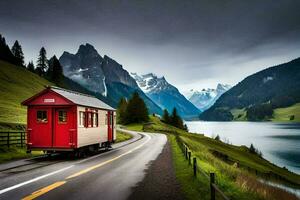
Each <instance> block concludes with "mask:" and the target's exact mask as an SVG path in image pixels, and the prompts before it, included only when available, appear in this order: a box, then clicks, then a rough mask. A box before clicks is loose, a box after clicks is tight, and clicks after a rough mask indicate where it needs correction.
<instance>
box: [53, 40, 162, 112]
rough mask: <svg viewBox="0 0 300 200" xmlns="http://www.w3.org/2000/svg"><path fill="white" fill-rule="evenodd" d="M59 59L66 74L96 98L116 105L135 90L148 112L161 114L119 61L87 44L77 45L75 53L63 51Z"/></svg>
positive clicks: (160, 110)
mask: <svg viewBox="0 0 300 200" xmlns="http://www.w3.org/2000/svg"><path fill="white" fill-rule="evenodd" d="M59 62H60V63H61V65H62V66H63V72H64V75H65V76H66V77H69V78H70V79H71V80H73V81H75V82H77V83H79V84H80V85H82V86H83V87H85V88H87V89H88V90H89V91H92V92H94V93H96V94H98V95H96V96H97V97H99V96H102V97H101V99H102V100H104V101H106V102H108V103H109V104H110V105H111V106H113V107H117V104H118V102H119V100H120V98H121V97H125V98H130V96H131V94H132V93H133V92H134V91H137V92H138V93H139V94H140V96H141V97H142V98H143V100H144V101H145V103H146V105H147V107H148V109H149V112H150V113H158V114H161V113H162V109H161V108H160V107H159V106H158V105H157V104H155V103H154V102H153V101H152V100H151V99H150V98H149V97H148V96H147V95H145V94H144V92H143V91H142V90H141V89H140V88H139V86H138V85H137V83H136V81H135V80H134V79H133V78H132V77H131V76H130V75H129V73H128V72H127V71H126V70H125V69H123V66H122V65H121V64H119V63H118V62H116V61H115V60H113V59H112V58H110V57H108V56H106V55H105V56H104V57H102V56H101V55H100V54H99V53H98V52H97V50H96V49H95V48H94V47H93V46H92V45H91V44H88V43H87V44H85V45H80V47H79V49H78V51H77V52H76V53H75V54H71V53H69V52H66V51H65V52H64V53H63V54H62V55H61V57H60V58H59ZM99 94H100V95H99Z"/></svg>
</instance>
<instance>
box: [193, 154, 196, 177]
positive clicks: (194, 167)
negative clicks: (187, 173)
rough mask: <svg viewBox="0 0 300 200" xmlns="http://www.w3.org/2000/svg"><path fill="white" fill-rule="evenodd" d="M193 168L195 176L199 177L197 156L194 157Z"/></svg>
mask: <svg viewBox="0 0 300 200" xmlns="http://www.w3.org/2000/svg"><path fill="white" fill-rule="evenodd" d="M193 169H194V176H195V177H197V159H196V157H194V158H193Z"/></svg>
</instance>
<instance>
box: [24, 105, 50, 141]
mask: <svg viewBox="0 0 300 200" xmlns="http://www.w3.org/2000/svg"><path fill="white" fill-rule="evenodd" d="M27 143H28V144H29V145H30V146H31V147H51V146H52V109H51V108H49V107H32V108H30V109H29V116H28V141H27Z"/></svg>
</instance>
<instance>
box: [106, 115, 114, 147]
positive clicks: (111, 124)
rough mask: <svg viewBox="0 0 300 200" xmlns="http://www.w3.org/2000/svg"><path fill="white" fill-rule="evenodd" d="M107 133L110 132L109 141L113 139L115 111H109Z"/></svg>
mask: <svg viewBox="0 0 300 200" xmlns="http://www.w3.org/2000/svg"><path fill="white" fill-rule="evenodd" d="M107 128H108V130H107V133H108V141H109V142H112V141H113V112H112V111H107Z"/></svg>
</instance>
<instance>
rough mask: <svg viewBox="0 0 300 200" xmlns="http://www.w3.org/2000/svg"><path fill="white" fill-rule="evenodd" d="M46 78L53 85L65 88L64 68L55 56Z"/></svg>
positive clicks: (50, 61) (50, 63)
mask: <svg viewBox="0 0 300 200" xmlns="http://www.w3.org/2000/svg"><path fill="white" fill-rule="evenodd" d="M46 78H47V79H48V80H50V81H51V82H53V83H56V85H58V86H60V87H63V86H64V85H63V78H64V75H63V68H62V66H61V64H60V62H59V60H58V59H57V58H56V56H53V57H52V58H51V59H50V60H49V67H48V70H47V73H46Z"/></svg>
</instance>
